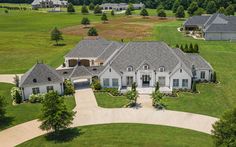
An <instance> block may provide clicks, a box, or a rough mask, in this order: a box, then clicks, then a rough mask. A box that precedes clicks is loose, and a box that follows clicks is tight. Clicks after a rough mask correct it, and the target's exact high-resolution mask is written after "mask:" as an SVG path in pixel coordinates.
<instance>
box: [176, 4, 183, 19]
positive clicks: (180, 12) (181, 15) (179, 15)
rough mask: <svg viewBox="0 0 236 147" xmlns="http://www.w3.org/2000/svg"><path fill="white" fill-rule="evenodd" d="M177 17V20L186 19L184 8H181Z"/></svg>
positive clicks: (177, 12)
mask: <svg viewBox="0 0 236 147" xmlns="http://www.w3.org/2000/svg"><path fill="white" fill-rule="evenodd" d="M175 16H176V17H177V18H184V17H185V13H184V7H183V6H181V5H180V6H179V7H178V9H177V11H176V13H175Z"/></svg>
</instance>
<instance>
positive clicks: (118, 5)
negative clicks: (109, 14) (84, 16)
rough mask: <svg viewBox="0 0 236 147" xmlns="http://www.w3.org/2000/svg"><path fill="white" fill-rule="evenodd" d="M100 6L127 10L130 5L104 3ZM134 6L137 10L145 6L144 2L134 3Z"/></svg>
mask: <svg viewBox="0 0 236 147" xmlns="http://www.w3.org/2000/svg"><path fill="white" fill-rule="evenodd" d="M100 7H101V8H102V9H103V10H114V11H122V10H126V9H127V8H128V7H129V5H128V4H127V3H104V4H102V5H100ZM133 7H134V9H135V10H138V9H142V8H143V7H144V4H143V3H139V4H133Z"/></svg>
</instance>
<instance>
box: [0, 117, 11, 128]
mask: <svg viewBox="0 0 236 147" xmlns="http://www.w3.org/2000/svg"><path fill="white" fill-rule="evenodd" d="M13 120H14V117H9V116H7V117H4V118H2V119H1V120H0V130H3V129H6V128H8V127H9V126H11V125H12V122H13Z"/></svg>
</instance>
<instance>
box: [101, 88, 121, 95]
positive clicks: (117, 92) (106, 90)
mask: <svg viewBox="0 0 236 147" xmlns="http://www.w3.org/2000/svg"><path fill="white" fill-rule="evenodd" d="M101 92H108V93H110V94H111V95H112V96H120V95H121V93H120V92H119V90H118V89H117V88H103V89H102V90H101Z"/></svg>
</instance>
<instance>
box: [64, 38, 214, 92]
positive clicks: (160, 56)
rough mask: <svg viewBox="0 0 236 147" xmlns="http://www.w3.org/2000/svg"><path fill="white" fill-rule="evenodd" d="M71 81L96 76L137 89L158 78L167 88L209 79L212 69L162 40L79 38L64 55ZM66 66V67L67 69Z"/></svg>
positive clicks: (105, 84)
mask: <svg viewBox="0 0 236 147" xmlns="http://www.w3.org/2000/svg"><path fill="white" fill-rule="evenodd" d="M65 66H66V68H67V70H68V71H69V70H70V71H69V72H68V71H67V72H66V73H64V74H63V70H61V71H60V74H61V75H62V76H64V77H67V78H70V79H72V80H76V79H80V78H87V79H89V80H90V81H91V78H92V77H94V76H97V77H98V78H99V79H100V82H101V85H102V86H103V87H116V88H119V89H124V88H127V87H130V86H131V84H132V83H133V82H136V83H137V86H138V87H139V88H142V87H154V85H155V83H156V82H157V81H158V82H159V84H160V86H161V87H162V88H163V89H165V90H166V91H172V89H180V88H183V89H190V88H191V86H192V81H193V80H201V81H203V80H204V81H210V80H211V78H212V73H213V68H212V67H211V65H210V64H209V63H208V62H207V61H206V60H204V59H203V58H202V57H201V56H200V55H199V54H195V53H184V52H183V51H181V50H180V49H173V48H170V47H169V46H168V45H167V44H166V43H164V42H155V41H154V42H129V43H119V42H114V41H107V40H104V39H97V40H89V39H88V40H82V41H81V42H80V43H79V44H78V45H77V46H76V48H75V49H73V50H72V51H71V52H69V53H68V54H67V55H66V56H65ZM68 68H69V69H68Z"/></svg>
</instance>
